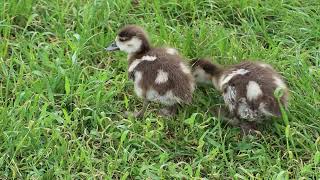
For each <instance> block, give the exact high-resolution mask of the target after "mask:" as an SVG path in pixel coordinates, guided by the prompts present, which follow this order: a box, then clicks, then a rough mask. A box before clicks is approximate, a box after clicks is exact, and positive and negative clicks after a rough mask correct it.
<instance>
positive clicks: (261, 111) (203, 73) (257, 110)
mask: <svg viewBox="0 0 320 180" xmlns="http://www.w3.org/2000/svg"><path fill="white" fill-rule="evenodd" d="M192 74H193V76H194V78H195V81H196V82H197V83H212V84H213V85H214V87H215V88H216V89H217V90H219V91H220V92H222V96H223V99H224V102H225V104H226V106H227V109H228V114H229V115H228V118H227V117H224V119H225V120H227V121H228V123H230V124H231V125H235V126H240V127H241V129H242V130H243V132H248V131H250V130H251V129H255V126H256V123H262V122H263V121H264V120H265V119H266V117H272V116H273V117H279V116H281V111H280V104H279V103H278V100H277V98H276V97H275V96H274V92H275V90H276V89H277V88H281V89H282V90H283V95H282V96H281V98H280V103H281V104H282V105H283V106H284V107H285V108H286V107H287V104H288V88H287V86H286V84H285V82H284V80H283V78H282V77H281V76H280V74H279V73H277V72H276V71H275V70H274V69H273V68H272V66H270V65H269V64H265V63H262V62H250V61H245V62H241V63H239V64H236V65H233V66H230V67H226V68H223V67H221V66H219V65H217V64H213V63H211V62H210V61H208V60H205V59H199V60H194V61H192Z"/></svg>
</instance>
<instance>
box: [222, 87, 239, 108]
mask: <svg viewBox="0 0 320 180" xmlns="http://www.w3.org/2000/svg"><path fill="white" fill-rule="evenodd" d="M226 88H227V89H226V91H225V93H223V100H224V102H225V103H226V105H227V106H228V108H229V111H230V112H233V111H234V110H235V108H236V97H237V91H236V88H235V87H233V86H228V87H226Z"/></svg>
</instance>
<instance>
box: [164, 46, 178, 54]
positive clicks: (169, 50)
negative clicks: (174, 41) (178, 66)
mask: <svg viewBox="0 0 320 180" xmlns="http://www.w3.org/2000/svg"><path fill="white" fill-rule="evenodd" d="M166 52H167V53H168V54H171V55H177V54H178V51H177V50H176V49H174V48H166Z"/></svg>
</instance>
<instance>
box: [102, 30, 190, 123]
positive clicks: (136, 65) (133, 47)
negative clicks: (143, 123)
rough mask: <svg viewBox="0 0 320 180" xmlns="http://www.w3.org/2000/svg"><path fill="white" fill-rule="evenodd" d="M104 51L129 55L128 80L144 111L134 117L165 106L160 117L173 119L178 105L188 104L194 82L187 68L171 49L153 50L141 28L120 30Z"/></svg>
mask: <svg viewBox="0 0 320 180" xmlns="http://www.w3.org/2000/svg"><path fill="white" fill-rule="evenodd" d="M106 50H107V51H115V50H121V51H124V52H126V53H127V54H128V62H129V67H128V73H129V78H130V79H132V80H133V82H134V91H135V93H136V95H137V96H138V97H139V98H142V99H143V107H142V109H141V110H140V111H137V112H134V116H135V117H143V115H144V113H145V111H146V109H147V107H148V105H149V103H150V102H158V103H160V104H163V105H165V106H166V107H165V108H163V109H161V110H160V114H161V115H163V116H172V115H174V114H175V113H176V110H177V105H178V104H188V103H190V102H191V100H192V93H193V91H194V79H193V76H192V74H191V71H190V68H189V66H188V65H187V64H185V63H184V62H183V58H182V57H181V56H180V55H179V53H178V52H177V51H176V50H175V49H174V48H157V47H152V46H151V44H150V42H149V39H148V36H147V33H146V32H145V31H144V30H143V29H142V28H141V27H139V26H137V25H127V26H125V27H123V28H122V29H121V30H120V31H119V32H118V35H117V36H116V38H115V42H114V43H112V44H111V45H110V46H109V47H107V48H106Z"/></svg>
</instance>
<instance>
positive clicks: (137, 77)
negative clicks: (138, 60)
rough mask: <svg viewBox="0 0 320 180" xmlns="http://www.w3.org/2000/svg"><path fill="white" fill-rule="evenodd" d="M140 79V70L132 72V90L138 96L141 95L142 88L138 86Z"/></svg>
mask: <svg viewBox="0 0 320 180" xmlns="http://www.w3.org/2000/svg"><path fill="white" fill-rule="evenodd" d="M141 79H142V72H140V71H136V72H135V73H134V91H135V92H136V94H137V96H138V97H140V98H142V97H143V90H142V88H141V86H140V81H141Z"/></svg>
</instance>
